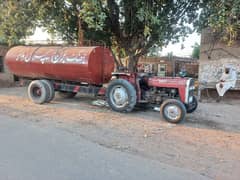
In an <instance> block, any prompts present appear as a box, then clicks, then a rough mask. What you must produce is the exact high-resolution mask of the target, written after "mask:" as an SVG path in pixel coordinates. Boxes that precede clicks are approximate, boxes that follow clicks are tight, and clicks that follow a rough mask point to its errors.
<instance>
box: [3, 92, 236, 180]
mask: <svg viewBox="0 0 240 180" xmlns="http://www.w3.org/2000/svg"><path fill="white" fill-rule="evenodd" d="M93 100H95V98H94V97H86V96H77V97H76V98H74V99H62V98H60V97H58V96H56V98H55V99H54V101H53V102H51V103H49V104H44V105H36V104H33V103H32V102H30V101H29V100H28V99H27V95H26V88H2V89H0V106H1V107H0V113H2V114H6V115H9V116H12V117H18V118H22V119H25V120H29V121H32V122H34V123H39V125H41V126H42V127H43V128H44V126H45V125H47V124H46V123H44V122H49V121H51V122H52V123H54V124H56V126H57V127H58V128H61V129H62V130H64V131H68V132H69V133H72V134H74V135H76V136H81V137H84V138H85V139H87V140H89V141H92V142H95V143H97V144H99V145H101V146H104V147H107V148H112V149H116V150H119V151H124V152H128V153H133V154H136V155H139V156H144V157H146V158H149V159H154V160H156V161H160V162H162V163H167V164H170V165H174V166H178V167H184V168H188V169H191V170H193V171H196V172H198V173H200V174H202V175H205V176H207V177H210V178H214V179H238V178H239V175H240V171H239V170H240V141H239V139H240V117H239V115H238V113H239V112H240V100H232V101H226V102H221V103H215V102H214V101H211V102H203V103H200V104H199V108H198V109H197V111H196V112H194V113H193V114H188V116H187V119H186V121H185V122H182V123H181V124H178V125H174V124H169V123H167V122H165V121H164V120H162V119H161V118H160V115H159V113H158V112H154V111H152V110H151V109H136V110H135V111H133V112H131V113H128V114H120V113H116V112H113V111H111V110H110V109H108V108H105V107H96V106H93V105H92V104H91V102H92V101H93Z"/></svg>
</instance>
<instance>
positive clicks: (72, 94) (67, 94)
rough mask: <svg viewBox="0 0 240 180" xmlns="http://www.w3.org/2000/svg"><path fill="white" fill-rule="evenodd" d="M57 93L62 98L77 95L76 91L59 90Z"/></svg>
mask: <svg viewBox="0 0 240 180" xmlns="http://www.w3.org/2000/svg"><path fill="white" fill-rule="evenodd" d="M58 95H59V96H60V97H62V98H65V99H70V98H74V97H75V96H76V95H77V93H76V92H68V91H59V92H58Z"/></svg>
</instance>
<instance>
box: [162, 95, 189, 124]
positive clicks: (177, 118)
mask: <svg viewBox="0 0 240 180" xmlns="http://www.w3.org/2000/svg"><path fill="white" fill-rule="evenodd" d="M160 113H161V115H162V117H163V118H164V119H165V120H166V121H168V122H170V123H179V122H181V121H183V120H185V116H186V107H185V106H184V104H183V103H182V102H181V101H179V100H176V99H168V100H165V101H164V102H163V104H162V105H161V107H160Z"/></svg>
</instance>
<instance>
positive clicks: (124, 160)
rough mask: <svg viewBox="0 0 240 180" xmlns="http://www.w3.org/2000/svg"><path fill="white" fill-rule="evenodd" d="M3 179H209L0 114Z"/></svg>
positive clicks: (54, 127)
mask: <svg viewBox="0 0 240 180" xmlns="http://www.w3.org/2000/svg"><path fill="white" fill-rule="evenodd" d="M0 144H1V145H0V179H3V180H38V179H39V180H43V179H44V180H62V179H63V180H65V179H66V180H81V179H83V180H88V179H89V180H90V179H91V180H94V179H96V180H99V179H104V180H108V179H109V180H112V179H114V180H118V179H119V180H120V179H129V180H130V179H131V180H134V179H138V180H140V179H147V180H151V179H158V180H159V179H164V180H166V179H184V180H185V179H194V180H197V179H206V177H203V176H201V175H199V174H197V173H195V172H193V171H190V170H186V169H181V168H176V167H172V166H169V165H166V164H162V163H159V162H158V161H154V160H149V159H145V158H143V157H140V156H135V155H132V154H128V153H125V152H120V151H117V150H114V149H108V148H105V147H102V146H100V145H99V144H95V143H93V142H90V141H87V140H86V139H83V138H82V137H81V136H79V135H77V134H75V135H74V134H72V133H68V132H67V131H63V130H62V129H60V128H58V127H56V126H55V125H54V124H52V123H50V122H49V124H45V125H44V126H42V125H41V123H38V124H36V123H33V122H30V121H26V120H23V119H20V118H18V117H9V116H6V115H0Z"/></svg>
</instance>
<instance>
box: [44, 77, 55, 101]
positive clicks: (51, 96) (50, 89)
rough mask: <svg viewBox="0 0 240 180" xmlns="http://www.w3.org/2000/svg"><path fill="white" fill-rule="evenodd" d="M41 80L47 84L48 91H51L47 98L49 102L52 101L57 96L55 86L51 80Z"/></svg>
mask: <svg viewBox="0 0 240 180" xmlns="http://www.w3.org/2000/svg"><path fill="white" fill-rule="evenodd" d="M41 81H42V82H43V83H44V84H45V86H46V87H47V89H48V92H49V95H48V98H47V99H46V102H47V103H48V102H50V101H52V100H53V99H54V97H55V90H54V86H53V84H52V83H51V82H50V81H49V80H45V79H43V80H41Z"/></svg>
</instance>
